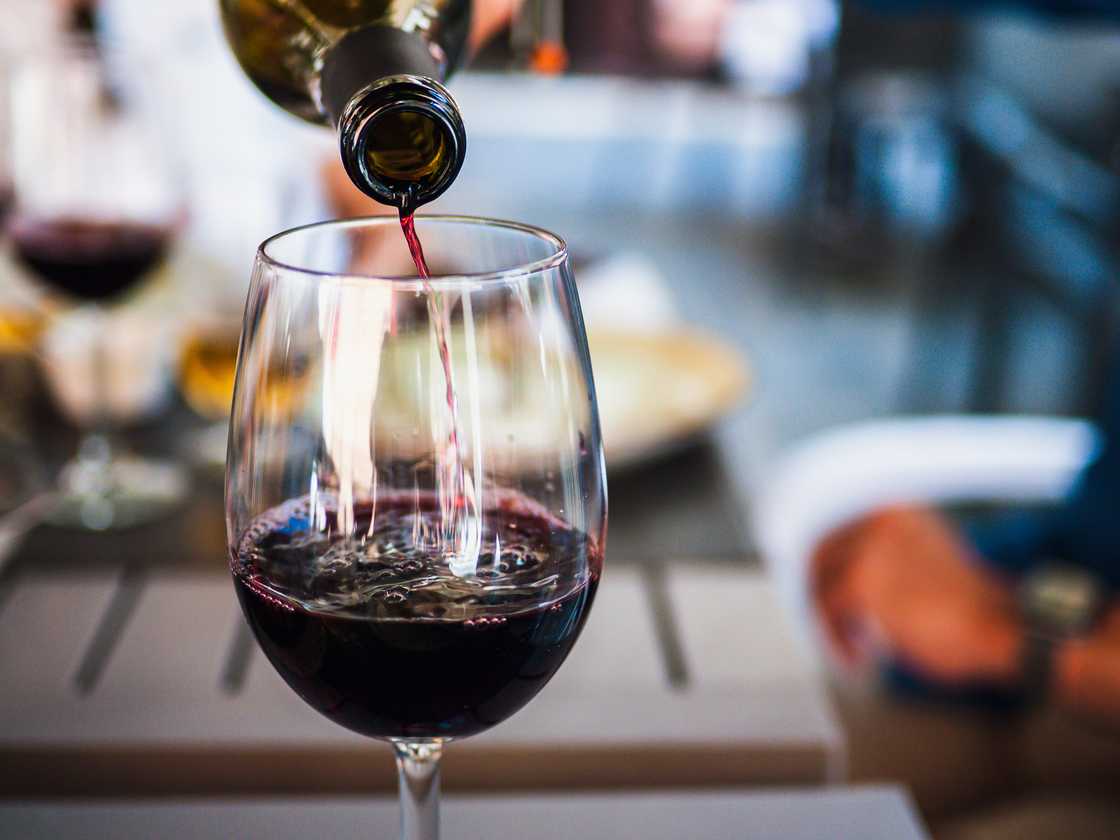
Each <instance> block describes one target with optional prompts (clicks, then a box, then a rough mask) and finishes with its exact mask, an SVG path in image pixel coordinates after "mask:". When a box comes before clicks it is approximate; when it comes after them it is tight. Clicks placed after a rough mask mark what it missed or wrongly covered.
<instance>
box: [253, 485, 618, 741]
mask: <svg viewBox="0 0 1120 840" xmlns="http://www.w3.org/2000/svg"><path fill="white" fill-rule="evenodd" d="M437 505H438V500H437V499H436V498H435V496H434V495H432V494H429V495H426V496H420V497H419V498H417V497H414V496H412V495H408V496H403V495H402V496H401V497H400V498H396V499H395V498H394V497H392V496H390V497H383V498H381V499H379V500H378V502H377V507H376V514H375V513H374V512H373V510H372V508H371V506H370V505H369V504H365V505H363V506H360V507H358V508H357V509H356V510H355V513H356V524H355V532H354V533H355V535H361V536H360V537H359V536H349V537H348V538H347V536H345V535H339V534H337V533H335V532H334V528H335V526H336V525H337V520H336V519H335V518H334V514H333V513H331V512H328V513H327V527H326V528H325V529H314V530H313V529H312V527H311V523H312V520H313V518H314V517H312V516H310V514H309V511H310V509H311V506H310V504H309V502H308V500H307V499H302V500H295V501H291V502H288V503H287V504H285V505H282V506H280V507H279V508H275V509H273V510H272V511H270V512H268V513H266V514H264V515H263V516H261V517H258V518H257V519H256V520H255V522H254V524H253V525H252V526H251V527H250V528H249V529H248V530H247V532H246V533H245V535H244V537H243V538H242V540H241V543H240V546H239V547H238V548H237V549H235V550H234V551H233V552H231V564H232V569H233V574H234V580H235V583H236V588H237V595H238V598H239V600H240V602H241V606H242V609H243V610H244V613H245V615H246V617H247V619H248V621H249V625H250V626H251V627H252V629H253V632H254V634H255V635H256V637H257V640H258V642H259V643H260V645H261V648H262V649H263V650H264V652H265V654H266V655H267V656H268V658H269V660H270V661H271V662H272V664H273V666H275V668H276V669H277V671H279V673H280V674H281V676H282V677H283V678H284V679H285V680H286V681H287V683H288V684H289V685H290V686H291V687H292V688H293V689H294V690H295V691H296V692H297V693H298V694H299V695H300V696H301V697H302V698H303V699H304V700H305V701H306V702H307V703H309V704H310V705H311V706H313V707H314V708H316V709H317V710H319V711H320V712H321V713H323V714H324V715H326V716H327V717H329V718H330V719H332V720H334V721H335V722H337V723H339V724H341V725H343V726H345V727H347V728H349V729H351V730H353V731H355V732H359V733H362V734H364V735H369V736H374V737H380V738H432V737H460V736H466V735H472V734H475V733H477V732H481V731H483V730H485V729H488V728H490V727H492V726H494V725H495V724H498V723H500V722H501V721H503V720H505V719H506V718H508V717H509V716H510V715H512V714H513V713H514V712H516V711H518V710H519V709H520V708H521V707H522V706H524V705H525V704H526V703H527V702H529V700H530V699H532V698H533V696H534V695H536V694H537V692H538V691H540V690H541V688H543V687H544V685H545V684H546V683H547V682H548V680H549V679H550V678H551V677H552V675H553V674H554V673H555V672H556V670H557V669H558V668H559V667H560V665H561V663H563V661H564V659H565V658H566V657H567V655H568V652H569V651H570V650H571V648H572V645H573V644H575V641H576V638H577V637H578V636H579V633H580V630H581V629H582V627H583V624H584V621H585V619H586V617H587V613H588V611H589V609H590V607H591V602H592V600H593V599H594V595H595V590H596V587H597V584H598V579H599V575H600V570H601V568H602V563H601V558H600V556H599V555H598V553H597V549H596V547H595V545H594V543H593V541H592V540H591V539H589V538H588V537H587V536H586V535H585V534H582V533H580V532H579V531H577V530H575V529H573V528H571V527H569V526H568V525H567V524H566V523H564V522H562V521H560V520H558V519H557V518H555V517H553V516H551V515H549V514H547V513H545V512H543V511H542V510H540V509H539V508H538V507H537V506H535V505H534V504H533V503H532V502H529V501H528V500H522V499H520V497H517V496H515V495H514V494H512V493H509V494H508V495H506V496H505V498H503V499H502V500H501V501H500V503H499V505H498V506H495V507H492V508H490V509H487V510H486V511H485V512H484V514H483V533H484V537H483V545H484V546H486V549H485V550H484V551H483V553H482V554H481V556H480V557H479V562H478V566H477V569H476V571H475V573H474V574H472V575H469V576H466V577H460V576H456V575H455V574H453V573H452V572H451V570H450V568H449V566H448V561H447V560H446V559H445V555H441V554H439V553H438V552H436V551H434V550H433V547H432V544H431V542H430V541H429V539H427V538H426V535H428V537H430V534H431V533H433V531H435V530H436V529H438V526H439V516H440V514H439V511H438V507H437ZM371 520H372V522H371Z"/></svg>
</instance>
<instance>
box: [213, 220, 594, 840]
mask: <svg viewBox="0 0 1120 840" xmlns="http://www.w3.org/2000/svg"><path fill="white" fill-rule="evenodd" d="M417 232H418V234H419V237H420V239H421V240H422V241H423V244H424V248H425V251H426V254H427V257H428V263H429V266H430V268H431V271H432V275H433V279H432V280H431V281H430V283H429V282H424V281H421V280H419V279H418V278H417V277H416V276H415V274H416V273H415V270H414V269H413V264H412V262H411V259H410V257H409V253H408V250H407V247H406V245H405V241H404V237H403V236H402V234H401V230H400V227H399V225H398V224H397V221H396V220H395V219H391V218H384V219H370V220H356V221H349V222H335V223H326V224H320V225H313V226H310V227H305V228H300V229H297V230H294V231H290V232H288V233H284V234H280V235H279V236H277V237H274V238H273V239H270V240H269V241H267V242H266V243H265V244H264V245H263V246H262V247H261V249H260V251H259V252H258V254H257V259H256V265H255V268H254V271H253V277H252V282H251V285H250V288H249V294H248V300H247V304H246V311H245V320H244V327H243V331H242V336H241V346H240V351H239V358H238V365H237V375H236V387H235V395H234V401H233V409H232V414H231V422H230V441H229V447H228V464H227V472H226V511H227V531H228V537H229V551H230V562H231V568H232V571H233V576H234V581H235V586H236V589H237V594H238V597H239V600H240V602H241V605H242V609H243V611H244V613H245V616H246V618H247V619H248V622H249V624H250V626H251V627H252V629H253V632H254V634H255V635H256V637H257V640H258V642H259V643H260V645H261V647H262V649H263V650H264V652H265V653H266V655H267V656H268V658H269V660H270V661H271V662H272V664H273V666H274V667H275V668H276V669H277V671H278V672H279V673H280V674H281V676H282V677H283V678H284V679H285V680H286V681H287V683H288V684H289V685H290V686H291V687H292V688H293V689H294V690H295V691H296V692H297V693H298V694H299V695H300V696H301V697H303V698H304V700H306V701H307V702H308V703H309V704H310V705H311V706H313V707H314V708H316V709H317V710H318V711H320V712H321V713H323V714H324V715H326V716H327V717H329V718H331V719H332V720H334V721H336V722H338V723H340V724H342V725H343V726H346V727H348V728H350V729H352V730H354V731H356V732H360V733H362V734H365V735H369V736H372V737H375V738H381V739H385V740H388V741H391V742H392V743H393V744H394V745H395V747H396V752H397V758H398V766H399V769H400V774H401V788H402V791H401V795H402V800H401V801H402V809H403V836H404V837H406V838H433V837H435V836H436V835H437V830H438V826H437V816H436V796H437V789H438V759H439V755H440V752H441V749H442V745H443V744H444V743H445V742H446V741H447V740H449V739H452V738H459V737H464V736H468V735H472V734H475V733H477V732H481V731H483V730H485V729H488V728H489V727H492V726H494V725H496V724H498V723H501V722H502V721H503V720H504V719H505V718H507V717H509V716H510V715H512V714H514V713H515V712H516V711H518V709H520V708H522V707H523V706H524V705H525V704H526V703H527V702H529V700H530V699H532V697H533V696H534V695H535V694H536V693H537V692H538V691H540V689H541V688H543V687H544V685H545V684H546V683H547V682H548V681H549V679H550V678H551V677H552V675H553V674H554V673H555V672H556V670H557V669H558V668H559V667H560V665H561V663H562V662H563V660H564V658H565V657H566V656H567V655H568V653H569V651H570V650H571V648H572V646H573V645H574V643H575V641H576V638H577V637H578V635H579V633H580V630H581V628H582V627H583V624H584V621H585V620H586V617H587V614H588V611H589V609H590V606H591V603H592V601H593V599H594V594H595V589H596V586H597V585H598V581H599V578H600V574H601V570H602V561H603V548H604V540H605V536H606V484H605V473H604V464H603V455H602V446H601V438H600V431H599V420H598V415H597V409H596V399H595V390H594V384H593V381H592V374H591V364H590V358H589V356H588V349H587V338H586V335H585V332H584V326H583V321H582V316H581V314H580V308H579V301H578V298H577V295H576V290H575V284H574V281H573V278H572V273H571V269H570V266H569V262H568V256H567V252H566V249H565V247H564V244H563V242H562V241H561V240H560V239H558V238H557V237H555V236H553V235H551V234H549V233H546V232H544V231H540V230H535V229H533V228H529V227H525V226H522V225H517V224H512V223H507V222H496V221H489V220H483V219H471V218H450V217H428V218H421V219H418V220H417ZM444 343H445V344H446V350H445V349H444V346H443V345H444Z"/></svg>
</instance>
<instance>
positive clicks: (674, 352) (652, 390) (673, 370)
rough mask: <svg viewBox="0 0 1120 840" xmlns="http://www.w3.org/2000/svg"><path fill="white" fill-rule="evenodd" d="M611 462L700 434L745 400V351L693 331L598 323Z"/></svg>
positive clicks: (595, 339)
mask: <svg viewBox="0 0 1120 840" xmlns="http://www.w3.org/2000/svg"><path fill="white" fill-rule="evenodd" d="M589 342H590V345H591V362H592V366H593V368H594V370H595V390H596V392H597V394H598V397H599V418H600V421H601V423H602V426H603V439H604V446H605V448H606V454H607V463H608V464H609V465H610V466H612V467H619V466H628V465H630V464H634V463H637V462H639V461H642V460H645V459H647V458H650V457H654V456H656V455H660V454H663V453H664V452H666V451H667V450H671V449H673V448H675V447H677V446H680V445H681V444H683V443H686V442H687V441H688V440H689V439H691V438H693V437H695V436H696V435H697V434H699V433H700V432H702V431H704V430H705V429H707V428H708V427H710V426H711V425H712V424H713V423H715V422H716V421H717V420H718V419H720V418H721V417H722V416H723V415H725V414H727V413H728V412H729V411H730V410H731V409H732V408H734V407H735V405H736V404H737V403H738V402H739V401H740V400H742V399H743V398H744V397H745V396H746V394H747V392H748V390H749V388H750V383H751V376H750V372H749V370H748V367H747V364H746V362H745V361H744V359H743V358H742V356H741V355H740V354H739V353H738V352H737V351H736V350H734V349H732V348H731V347H729V346H727V345H726V344H724V343H722V342H720V341H718V340H716V339H713V338H710V337H708V336H706V335H702V334H700V333H696V332H690V331H685V330H681V331H673V332H658V333H634V332H609V331H603V330H598V331H595V332H593V333H592V334H591V335H590V337H589Z"/></svg>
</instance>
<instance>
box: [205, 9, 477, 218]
mask: <svg viewBox="0 0 1120 840" xmlns="http://www.w3.org/2000/svg"><path fill="white" fill-rule="evenodd" d="M221 6H222V18H223V21H224V24H225V30H226V37H227V38H228V39H229V42H230V45H231V46H232V48H233V51H234V54H235V55H236V56H237V60H238V61H239V62H240V63H241V67H242V68H243V69H244V70H245V72H246V73H247V74H248V76H249V78H250V79H252V81H253V83H254V84H255V85H256V86H257V87H258V88H259V89H260V90H261V91H262V92H263V93H264V94H265V95H266V96H268V97H269V98H270V99H272V101H273V102H275V103H276V104H278V105H280V106H281V107H282V108H284V109H285V110H287V111H289V112H291V113H292V114H295V115H296V116H299V117H302V118H303V119H306V120H309V121H312V122H319V123H326V124H330V125H333V126H335V128H336V129H337V130H338V133H339V142H340V146H341V152H342V162H343V164H344V165H345V167H346V172H347V174H348V175H349V176H350V178H351V180H352V181H354V183H355V184H356V185H357V186H358V187H359V188H360V189H361V190H362V191H363V192H365V193H366V194H367V195H369V196H371V197H372V198H374V199H376V200H378V201H380V202H382V203H383V204H389V205H392V206H394V207H398V208H402V209H404V210H407V211H410V210H411V209H413V208H415V207H416V206H418V205H420V204H424V203H426V202H428V201H431V200H432V199H434V198H436V197H437V196H439V195H440V194H441V193H443V191H444V190H446V189H447V188H448V187H449V186H450V185H451V183H452V181H454V180H455V176H456V175H458V174H459V170H460V168H461V167H462V165H463V158H464V156H465V154H466V129H465V128H464V126H463V119H462V115H461V114H460V113H459V107H458V105H456V103H455V100H454V99H453V98H452V97H451V94H450V93H449V92H448V91H447V89H446V88H445V87H444V86H443V82H444V81H445V80H446V79H447V77H448V76H449V75H450V74H451V73H452V72H453V71H454V70H455V69H456V68H457V67H458V65H459V64H460V62H461V61H462V59H463V57H464V54H465V52H466V44H467V33H468V31H469V29H470V13H471V3H470V0H221Z"/></svg>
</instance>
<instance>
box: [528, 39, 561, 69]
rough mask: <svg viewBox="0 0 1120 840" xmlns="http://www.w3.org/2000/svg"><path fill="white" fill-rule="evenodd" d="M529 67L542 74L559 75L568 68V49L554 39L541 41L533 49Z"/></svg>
mask: <svg viewBox="0 0 1120 840" xmlns="http://www.w3.org/2000/svg"><path fill="white" fill-rule="evenodd" d="M529 67H530V69H531V70H532V71H533V72H534V73H540V74H541V75H542V76H559V75H560V74H561V73H563V72H564V71H565V70H567V69H568V50H567V49H565V47H564V45H563V44H561V43H559V42H556V41H542V42H541V43H539V44H537V46H536V49H534V50H533V55H532V57H531V58H530V59H529Z"/></svg>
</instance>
